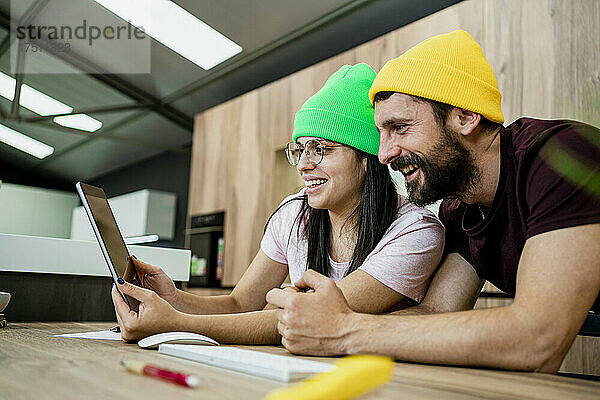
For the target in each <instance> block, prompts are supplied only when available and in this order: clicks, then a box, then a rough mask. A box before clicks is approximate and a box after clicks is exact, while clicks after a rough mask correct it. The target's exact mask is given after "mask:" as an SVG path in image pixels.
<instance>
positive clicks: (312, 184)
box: [304, 179, 327, 188]
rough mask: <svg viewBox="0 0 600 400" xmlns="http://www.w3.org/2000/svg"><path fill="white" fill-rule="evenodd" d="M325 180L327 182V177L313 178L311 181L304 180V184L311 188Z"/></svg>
mask: <svg viewBox="0 0 600 400" xmlns="http://www.w3.org/2000/svg"><path fill="white" fill-rule="evenodd" d="M325 182H327V179H312V180H310V181H304V184H305V185H306V187H307V188H310V187H314V186H317V185H320V184H322V183H325Z"/></svg>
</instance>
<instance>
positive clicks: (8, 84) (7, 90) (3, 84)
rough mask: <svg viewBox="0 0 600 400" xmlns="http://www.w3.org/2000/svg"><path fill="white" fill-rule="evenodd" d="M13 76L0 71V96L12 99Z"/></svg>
mask: <svg viewBox="0 0 600 400" xmlns="http://www.w3.org/2000/svg"><path fill="white" fill-rule="evenodd" d="M15 86H16V81H15V78H13V77H11V76H8V75H6V74H3V73H2V72H0V96H2V97H6V98H7V99H8V100H10V101H13V99H14V98H15Z"/></svg>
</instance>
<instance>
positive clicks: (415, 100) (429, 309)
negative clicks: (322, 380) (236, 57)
mask: <svg viewBox="0 0 600 400" xmlns="http://www.w3.org/2000/svg"><path fill="white" fill-rule="evenodd" d="M369 96H370V99H371V101H372V102H373V103H374V106H375V124H376V125H377V128H378V129H379V132H380V147H379V160H380V161H381V162H382V163H385V164H390V165H391V167H392V168H393V169H395V170H398V171H401V172H402V173H403V174H404V176H405V178H406V187H407V190H408V193H409V197H410V199H411V200H412V201H414V202H415V203H417V204H419V205H424V204H428V203H432V202H434V201H436V200H439V199H443V202H442V204H441V207H440V218H441V220H442V222H443V223H444V225H445V226H446V249H445V257H444V259H443V260H442V263H441V264H440V266H439V268H438V271H437V272H436V275H435V277H434V278H433V280H432V283H431V286H430V287H429V290H428V292H427V295H426V297H425V300H424V301H423V302H422V303H421V304H420V305H418V306H416V307H412V308H408V309H405V310H402V311H400V312H397V313H395V315H385V316H382V315H365V314H359V313H355V312H353V311H351V310H350V308H349V307H348V304H347V303H346V301H345V299H344V298H343V296H342V295H341V292H340V291H339V289H337V288H336V287H335V285H331V284H329V283H328V282H327V279H326V278H324V277H319V276H314V274H311V275H306V276H305V279H304V282H301V283H300V284H298V283H297V284H296V286H297V287H299V288H303V289H314V292H313V291H309V292H310V293H286V295H287V296H294V297H295V299H294V301H293V302H290V301H288V300H289V299H284V298H279V296H272V295H271V294H270V295H269V297H268V298H270V300H269V301H270V302H271V303H272V304H275V305H277V306H279V307H281V308H283V311H282V312H280V316H281V318H280V327H279V330H280V332H282V336H283V339H284V340H283V343H284V344H285V346H286V347H287V348H288V349H289V350H290V351H293V352H296V353H303V354H314V355H331V354H344V353H377V354H385V355H390V356H393V357H395V358H397V359H399V360H406V361H415V362H425V363H441V364H456V365H469V366H482V367H492V368H505V369H516V370H536V371H543V372H556V371H557V370H558V368H559V367H560V365H561V362H562V360H563V359H564V357H565V355H566V353H567V351H568V350H569V348H570V346H571V343H572V342H573V340H574V338H575V336H576V335H577V332H578V331H579V329H580V327H581V326H582V324H583V322H584V320H585V319H586V316H587V315H588V312H589V311H590V310H591V311H593V312H596V313H598V312H600V298H599V297H598V294H599V291H600V130H598V129H596V128H594V127H591V126H589V125H586V124H583V123H579V122H575V121H565V120H554V121H543V120H537V119H532V118H521V119H519V120H517V121H515V122H513V123H512V124H511V125H508V126H507V127H504V126H502V123H503V122H504V117H503V115H502V110H501V108H500V101H501V94H500V91H499V90H498V84H497V81H496V77H495V76H494V72H493V71H492V68H491V67H490V65H489V64H488V62H487V61H486V59H485V57H484V55H483V51H482V50H481V47H480V46H479V45H478V44H477V43H476V42H475V41H474V40H473V38H472V37H471V36H470V35H469V34H468V33H467V32H464V31H455V32H451V33H448V34H444V35H439V36H436V37H433V38H431V39H428V40H426V41H424V42H422V43H420V44H418V45H417V46H415V47H413V48H412V49H410V50H408V51H407V52H406V53H404V54H403V55H401V56H400V57H398V58H397V59H394V60H391V61H389V62H388V63H387V64H385V66H384V67H383V68H382V69H381V71H380V72H379V74H378V75H377V77H376V79H375V81H374V83H373V85H372V87H371V90H370V92H369ZM485 280H488V281H490V282H492V283H493V284H494V285H496V286H497V287H499V288H500V289H502V290H503V291H505V292H507V293H510V294H513V295H514V296H515V299H514V302H513V303H512V304H511V305H510V306H507V307H502V308H494V309H479V310H471V309H472V307H473V304H474V302H475V300H476V299H477V297H478V295H479V292H480V290H481V287H482V285H483V282H484V281H485ZM317 300H318V301H317ZM290 304H292V305H293V307H292V306H290ZM316 304H324V305H327V309H324V308H323V309H321V308H320V307H318V306H316Z"/></svg>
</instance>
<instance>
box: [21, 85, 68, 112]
mask: <svg viewBox="0 0 600 400" xmlns="http://www.w3.org/2000/svg"><path fill="white" fill-rule="evenodd" d="M19 104H20V105H22V106H23V107H25V108H27V109H28V110H31V111H33V112H34V113H36V114H39V115H42V116H48V115H55V114H68V113H70V112H72V111H73V107H70V106H68V105H66V104H65V103H63V102H61V101H58V100H56V99H55V98H53V97H50V96H48V95H47V94H44V93H42V92H40V91H39V90H36V89H34V88H32V87H31V86H29V85H27V84H25V83H24V84H22V85H21V96H20V97H19Z"/></svg>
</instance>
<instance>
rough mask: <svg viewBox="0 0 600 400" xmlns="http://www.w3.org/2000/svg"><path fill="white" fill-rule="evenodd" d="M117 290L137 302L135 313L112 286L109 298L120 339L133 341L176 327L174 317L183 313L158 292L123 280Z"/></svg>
mask: <svg viewBox="0 0 600 400" xmlns="http://www.w3.org/2000/svg"><path fill="white" fill-rule="evenodd" d="M119 289H121V291H122V292H123V294H125V295H128V296H131V297H133V298H134V299H137V300H139V301H140V306H139V312H137V313H136V312H135V311H131V310H130V309H129V306H128V305H127V303H125V301H124V300H123V298H122V297H121V295H120V294H119V292H118V291H117V289H116V288H115V287H113V288H112V291H111V295H112V300H113V304H114V306H115V312H116V314H117V321H118V322H119V327H120V328H121V337H122V338H123V340H124V341H126V342H130V341H135V340H138V339H141V338H144V337H146V336H149V335H153V334H155V333H161V332H168V331H172V330H177V326H178V325H177V323H178V320H179V319H180V317H181V316H183V314H182V313H180V312H179V311H177V310H175V309H174V308H173V307H171V306H170V305H169V303H167V302H166V301H165V300H164V299H162V298H161V297H160V296H159V295H158V294H156V293H155V292H153V291H151V290H148V289H143V288H140V287H138V286H135V285H132V284H129V283H127V282H123V284H119Z"/></svg>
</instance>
